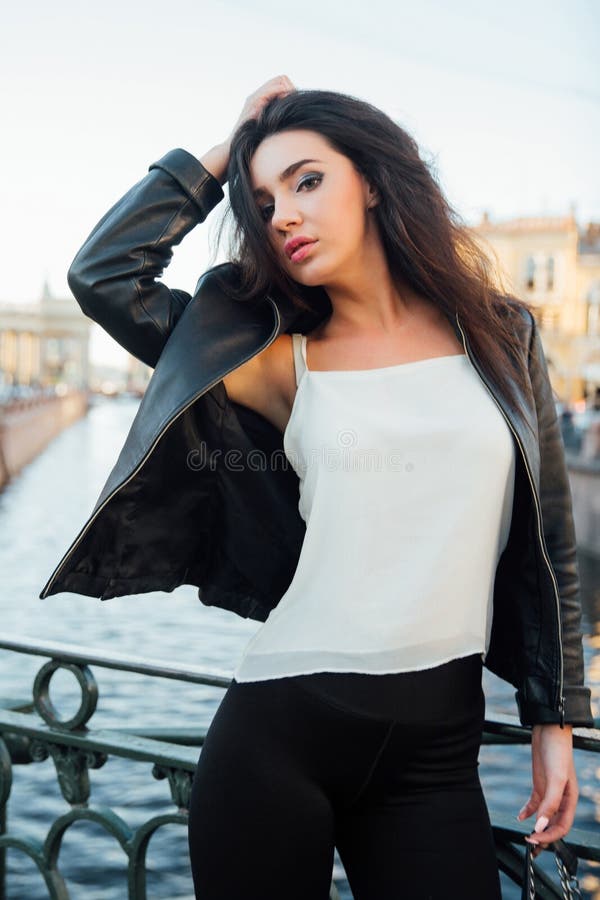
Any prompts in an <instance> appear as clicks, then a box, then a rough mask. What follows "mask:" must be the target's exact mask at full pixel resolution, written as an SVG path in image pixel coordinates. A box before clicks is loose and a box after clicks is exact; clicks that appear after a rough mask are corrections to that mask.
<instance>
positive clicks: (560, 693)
mask: <svg viewBox="0 0 600 900" xmlns="http://www.w3.org/2000/svg"><path fill="white" fill-rule="evenodd" d="M456 322H457V325H458V327H459V328H460V333H461V335H462V342H463V346H464V348H465V353H466V354H467V356H468V358H469V359H470V360H471V363H472V364H473V367H474V368H475V370H476V372H477V373H478V374H479V376H480V378H481V380H482V381H483V383H484V384H485V386H486V388H487V390H488V392H489V394H490V396H491V397H492V399H493V400H494V403H495V404H496V406H497V407H498V409H499V410H500V412H501V413H502V415H503V416H504V419H505V421H506V423H507V425H508V426H509V428H510V430H511V431H512V433H513V434H514V436H515V440H516V441H517V444H518V445H519V449H520V451H521V456H522V457H523V462H524V463H525V470H526V472H527V477H528V478H529V484H530V485H531V491H532V493H533V499H534V502H535V510H536V520H537V527H538V536H539V543H540V547H541V550H542V556H543V558H544V560H545V562H546V565H547V566H548V572H549V573H550V577H551V578H552V584H553V586H554V597H555V602H556V619H557V623H558V658H559V686H558V697H557V701H556V704H557V708H558V712H559V713H560V727H561V728H564V725H565V698H564V697H563V665H564V664H563V651H562V624H561V620H560V600H559V594H558V585H557V583H556V576H555V574H554V570H553V568H552V563H551V562H550V559H549V557H548V554H547V552H546V544H545V541H544V535H543V531H542V515H541V510H540V501H539V497H538V494H537V490H536V487H535V483H534V481H533V477H532V475H531V471H530V469H529V463H528V461H527V456H526V454H525V450H524V448H523V445H522V443H521V440H520V438H519V436H518V434H517V432H516V431H515V429H514V428H513V426H512V424H511V422H510V420H509V418H508V416H507V415H506V413H505V412H504V410H503V408H502V406H501V405H500V403H498V400H497V399H496V396H495V395H494V392H493V391H492V389H491V388H490V386H489V384H488V382H487V380H486V378H485V376H484V375H483V373H482V372H481V370H480V369H479V366H478V365H477V363H476V362H475V359H474V358H473V357H472V356H471V354H470V353H469V351H468V349H467V341H466V338H465V334H464V332H463V329H462V326H461V324H460V321H459V318H458V313H456Z"/></svg>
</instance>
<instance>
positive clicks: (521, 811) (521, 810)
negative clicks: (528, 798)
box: [517, 804, 527, 819]
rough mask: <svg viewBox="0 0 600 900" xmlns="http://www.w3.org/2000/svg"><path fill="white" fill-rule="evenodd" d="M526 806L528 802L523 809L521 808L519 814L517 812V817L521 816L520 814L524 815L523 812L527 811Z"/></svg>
mask: <svg viewBox="0 0 600 900" xmlns="http://www.w3.org/2000/svg"><path fill="white" fill-rule="evenodd" d="M526 806H527V804H525V806H522V807H521V809H520V810H519V812H518V814H517V819H518V818H519V816H522V815H523V813H524V812H525V807H526Z"/></svg>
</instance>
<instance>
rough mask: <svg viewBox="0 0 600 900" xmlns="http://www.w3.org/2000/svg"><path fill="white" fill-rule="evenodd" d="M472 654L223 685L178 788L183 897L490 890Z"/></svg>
mask: <svg viewBox="0 0 600 900" xmlns="http://www.w3.org/2000/svg"><path fill="white" fill-rule="evenodd" d="M481 667H482V662H481V656H480V654H474V655H472V656H467V657H463V658H461V659H454V660H451V661H450V662H449V663H444V664H443V665H439V666H435V667H434V668H431V669H424V670H419V671H416V672H400V673H392V674H385V675H369V674H362V673H353V672H322V673H321V672H319V673H316V674H311V675H296V676H291V677H285V678H275V679H269V680H266V681H255V682H242V683H240V682H236V681H235V680H234V681H232V683H231V684H230V685H229V687H228V688H227V691H226V693H225V695H224V697H223V699H222V700H221V703H220V705H219V707H218V709H217V711H216V713H215V715H214V717H213V720H212V722H211V725H210V728H209V729H208V732H207V735H206V740H205V742H204V745H203V747H202V751H201V753H200V759H199V762H198V767H197V769H196V773H195V776H194V781H193V785H192V793H191V801H190V811H189V849H190V859H191V865H192V874H193V878H194V888H195V893H196V898H197V900H275V898H278V900H279V898H281V897H286V900H327V898H328V896H329V887H330V884H331V877H332V868H333V862H334V848H335V847H337V850H338V853H339V856H340V859H341V861H342V863H343V866H344V869H345V871H346V875H347V877H348V881H349V883H350V887H351V889H352V893H353V896H354V900H392V898H406V900H442V898H443V900H453V898H456V900H459V898H460V900H500V898H501V893H500V878H499V872H498V866H497V861H496V854H495V847H494V840H493V835H492V829H491V825H490V820H489V815H488V810H487V806H486V803H485V799H484V796H483V793H482V789H481V784H480V781H479V774H478V769H477V767H478V765H479V763H478V755H479V747H480V745H481V733H482V727H483V720H484V712H485V697H484V694H483V689H482V684H481Z"/></svg>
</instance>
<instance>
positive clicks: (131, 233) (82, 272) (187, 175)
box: [67, 149, 224, 367]
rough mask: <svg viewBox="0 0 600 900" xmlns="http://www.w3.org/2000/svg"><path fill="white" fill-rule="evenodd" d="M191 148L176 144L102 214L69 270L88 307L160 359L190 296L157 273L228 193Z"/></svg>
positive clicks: (117, 334)
mask: <svg viewBox="0 0 600 900" xmlns="http://www.w3.org/2000/svg"><path fill="white" fill-rule="evenodd" d="M223 196H224V194H223V190H222V188H221V185H220V184H219V182H218V181H217V179H216V178H214V176H213V175H212V174H211V173H210V172H209V171H208V170H207V169H205V168H204V166H203V165H202V163H201V162H200V161H199V160H198V159H196V157H195V156H193V155H192V154H191V153H188V152H187V150H182V149H176V150H171V151H169V152H168V153H166V154H165V156H163V157H161V159H159V160H158V161H157V162H154V163H152V164H151V166H150V167H149V169H148V173H147V174H146V175H145V176H144V178H142V179H141V181H138V182H137V184H135V185H134V186H133V187H132V188H130V189H129V190H128V191H127V193H126V194H125V195H124V196H123V197H122V198H121V199H120V200H118V201H117V202H116V203H115V204H114V206H112V207H111V208H110V209H109V210H108V212H107V213H105V215H104V216H103V217H102V218H101V219H100V221H99V222H98V224H97V225H96V227H95V228H94V229H93V231H92V232H91V233H90V234H89V235H88V237H87V238H86V240H85V243H84V244H83V246H82V247H81V249H80V250H79V251H78V253H77V255H76V256H75V259H74V260H73V262H72V263H71V266H70V268H69V271H68V273H67V281H68V283H69V287H70V288H71V291H72V292H73V295H74V296H75V299H76V300H77V302H78V303H79V305H80V307H81V309H82V310H83V312H84V313H85V314H86V316H88V317H89V318H90V319H93V320H94V322H97V323H98V324H99V325H101V326H102V328H103V329H104V330H105V331H107V332H108V334H110V335H111V337H113V338H114V339H115V340H116V341H117V342H118V343H119V344H121V346H122V347H124V348H125V349H126V350H128V351H129V352H130V353H132V354H133V355H134V356H136V357H137V358H138V359H140V360H142V362H144V363H146V364H147V365H149V366H153V367H154V366H155V365H156V363H157V361H158V358H159V356H160V354H161V352H162V349H163V347H164V345H165V343H166V341H167V338H168V337H169V334H170V333H171V331H172V329H173V327H174V325H175V324H176V322H177V320H178V319H179V317H180V316H181V313H182V312H183V310H184V309H185V306H186V304H187V303H188V302H189V300H190V299H191V297H190V294H188V293H187V292H186V291H183V290H171V289H170V288H168V287H167V286H166V285H165V284H162V283H161V282H160V281H158V280H157V279H159V278H160V276H161V275H162V272H163V270H164V269H165V268H166V266H168V265H169V262H170V261H171V257H172V251H171V248H172V247H173V245H176V244H179V243H180V241H181V240H182V239H183V238H184V237H185V235H186V234H187V233H188V232H189V231H191V229H192V228H193V227H194V226H195V225H197V224H198V223H199V222H203V221H204V219H205V218H206V217H207V216H208V214H209V212H210V211H211V210H212V209H213V207H215V206H216V205H217V203H219V201H220V200H221V199H222V198H223Z"/></svg>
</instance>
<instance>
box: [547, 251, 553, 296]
mask: <svg viewBox="0 0 600 900" xmlns="http://www.w3.org/2000/svg"><path fill="white" fill-rule="evenodd" d="M546 288H547V290H549V291H552V290H554V257H553V256H549V257H548V259H547V260H546Z"/></svg>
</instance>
